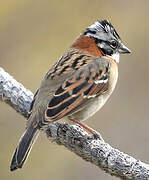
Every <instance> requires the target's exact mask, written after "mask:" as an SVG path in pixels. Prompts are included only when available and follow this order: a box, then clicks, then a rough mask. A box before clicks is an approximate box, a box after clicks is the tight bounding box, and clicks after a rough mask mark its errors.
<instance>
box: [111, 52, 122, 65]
mask: <svg viewBox="0 0 149 180" xmlns="http://www.w3.org/2000/svg"><path fill="white" fill-rule="evenodd" d="M110 57H111V58H112V59H114V60H115V62H116V63H119V62H120V54H119V53H115V54H112V56H110Z"/></svg>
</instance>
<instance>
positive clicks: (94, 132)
mask: <svg viewBox="0 0 149 180" xmlns="http://www.w3.org/2000/svg"><path fill="white" fill-rule="evenodd" d="M69 120H70V121H72V122H74V123H76V124H78V125H79V126H81V127H82V128H83V129H85V130H86V131H88V132H89V133H91V134H92V135H93V137H94V138H95V139H100V140H101V141H104V140H103V138H102V136H101V134H100V133H99V132H97V131H95V130H94V129H92V128H90V127H89V126H87V125H85V124H83V123H81V122H80V121H79V120H76V119H74V118H72V117H70V116H69Z"/></svg>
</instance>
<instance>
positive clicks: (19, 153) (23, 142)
mask: <svg viewBox="0 0 149 180" xmlns="http://www.w3.org/2000/svg"><path fill="white" fill-rule="evenodd" d="M38 132H39V129H38V128H34V127H32V126H30V127H28V128H27V129H26V131H25V133H24V134H23V135H22V137H21V138H20V141H19V144H18V146H17V148H16V150H15V153H14V155H13V158H12V161H11V165H10V170H11V171H14V170H16V169H18V168H22V166H23V164H24V162H25V160H26V159H27V157H28V155H29V152H30V150H31V148H32V145H33V143H34V142H35V137H37V134H38Z"/></svg>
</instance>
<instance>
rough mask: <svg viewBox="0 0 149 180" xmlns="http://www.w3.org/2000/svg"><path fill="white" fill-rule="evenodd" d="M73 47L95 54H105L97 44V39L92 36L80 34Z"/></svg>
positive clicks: (98, 55)
mask: <svg viewBox="0 0 149 180" xmlns="http://www.w3.org/2000/svg"><path fill="white" fill-rule="evenodd" d="M71 48H76V49H80V50H83V51H85V52H87V53H88V54H91V55H93V56H97V57H100V56H103V55H104V53H103V52H102V51H101V50H100V49H99V47H98V46H97V45H96V43H95V40H94V39H93V38H91V37H87V36H84V35H80V36H79V37H78V39H77V40H76V41H75V42H74V43H73V44H72V46H71Z"/></svg>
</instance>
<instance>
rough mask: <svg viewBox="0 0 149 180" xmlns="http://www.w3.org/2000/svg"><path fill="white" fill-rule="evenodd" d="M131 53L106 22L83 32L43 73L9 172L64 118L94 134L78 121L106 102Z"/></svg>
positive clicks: (90, 114)
mask: <svg viewBox="0 0 149 180" xmlns="http://www.w3.org/2000/svg"><path fill="white" fill-rule="evenodd" d="M130 52H131V51H130V50H129V49H128V48H127V47H126V46H125V45H124V44H123V43H122V40H121V38H120V36H119V35H118V33H117V32H116V30H115V28H114V27H113V26H112V24H111V23H110V22H109V21H108V20H98V21H96V22H95V23H94V24H92V25H91V26H89V27H88V28H87V29H85V30H84V31H83V32H82V33H81V34H80V36H79V37H78V38H77V39H76V40H75V41H74V43H73V44H72V45H71V46H70V48H69V49H68V50H66V52H65V53H64V55H63V56H62V57H61V58H60V59H59V60H58V61H57V62H56V63H55V64H54V65H53V66H52V68H51V69H50V70H49V71H48V72H47V73H46V75H45V77H44V79H43V80H42V82H41V85H40V88H39V89H38V90H37V92H36V93H35V95H34V99H33V101H32V103H31V107H30V112H29V117H28V121H27V126H26V130H25V132H24V134H23V135H22V136H21V139H20V141H19V144H18V146H17V148H16V150H15V153H14V155H13V158H12V161H11V165H10V170H11V171H14V170H16V169H18V168H22V166H23V164H24V162H25V160H26V159H27V156H28V154H29V152H30V150H31V147H32V145H33V143H34V141H35V139H36V137H37V135H38V134H39V132H40V131H41V130H45V129H46V128H47V126H48V125H49V123H52V122H55V121H58V120H60V119H67V120H70V121H72V122H74V123H76V124H78V125H80V126H82V127H83V128H84V129H86V130H87V131H88V132H90V133H91V134H94V130H93V129H91V128H90V127H88V126H86V125H85V124H83V123H82V122H81V121H84V120H86V119H88V118H89V117H91V116H93V115H94V114H95V113H96V112H97V111H98V110H99V109H100V108H101V107H102V106H103V105H104V104H105V102H106V101H107V100H108V98H109V97H110V95H111V93H112V92H113V90H114V88H115V86H116V83H117V79H118V63H119V56H120V54H124V53H130Z"/></svg>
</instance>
